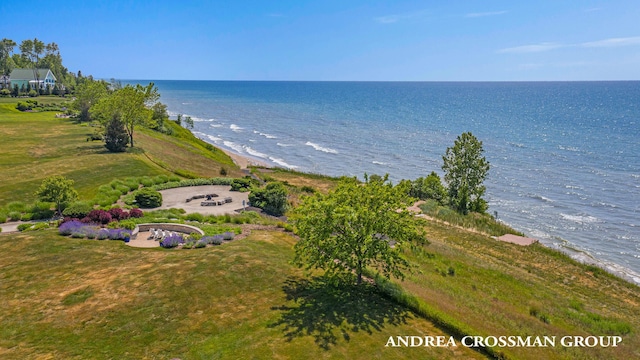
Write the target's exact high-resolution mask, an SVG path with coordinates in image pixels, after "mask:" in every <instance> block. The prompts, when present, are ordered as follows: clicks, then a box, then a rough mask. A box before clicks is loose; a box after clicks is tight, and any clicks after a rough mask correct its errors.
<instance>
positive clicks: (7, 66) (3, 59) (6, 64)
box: [0, 38, 17, 85]
mask: <svg viewBox="0 0 640 360" xmlns="http://www.w3.org/2000/svg"><path fill="white" fill-rule="evenodd" d="M16 45H17V44H16V43H15V41H13V40H11V39H7V38H4V39H2V41H0V76H2V75H9V74H11V70H13V68H14V67H15V63H14V61H13V59H12V58H11V54H12V53H13V49H14V48H15V47H16ZM3 85H4V84H3Z"/></svg>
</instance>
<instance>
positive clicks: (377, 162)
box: [371, 160, 389, 165]
mask: <svg viewBox="0 0 640 360" xmlns="http://www.w3.org/2000/svg"><path fill="white" fill-rule="evenodd" d="M371 163H373V164H376V165H389V164H387V163H385V162H382V161H376V160H373V161H372V162H371Z"/></svg>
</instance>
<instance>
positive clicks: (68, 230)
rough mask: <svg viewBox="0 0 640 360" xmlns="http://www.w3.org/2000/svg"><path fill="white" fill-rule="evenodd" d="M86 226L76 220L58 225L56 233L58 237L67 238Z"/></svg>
mask: <svg viewBox="0 0 640 360" xmlns="http://www.w3.org/2000/svg"><path fill="white" fill-rule="evenodd" d="M85 226H86V225H85V224H84V223H82V222H80V221H78V220H71V221H66V222H63V223H62V224H60V226H59V227H58V233H60V235H64V236H68V235H71V234H73V233H77V232H80V230H81V229H82V228H83V227H85Z"/></svg>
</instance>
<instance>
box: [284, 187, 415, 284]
mask: <svg viewBox="0 0 640 360" xmlns="http://www.w3.org/2000/svg"><path fill="white" fill-rule="evenodd" d="M365 178H366V177H365ZM407 193H408V189H407V188H406V183H401V184H399V185H397V186H393V185H392V184H391V183H390V182H388V176H385V177H383V178H380V179H377V178H376V179H373V180H369V179H367V182H365V183H363V184H361V183H359V182H358V181H357V180H356V179H355V178H348V179H343V180H341V181H340V183H339V184H338V186H337V187H336V189H335V190H333V191H331V192H329V193H328V194H326V195H324V194H321V193H316V194H315V195H313V196H310V197H307V198H305V199H304V200H303V201H302V204H301V205H300V206H298V207H297V208H296V209H295V210H294V212H293V216H292V221H293V224H294V225H295V227H296V229H297V233H298V235H299V236H300V240H299V241H298V243H296V245H295V252H296V256H295V262H296V263H297V264H298V265H299V266H305V267H306V268H308V269H310V268H321V269H324V270H325V271H326V273H327V275H329V276H337V275H353V274H354V275H355V277H356V283H357V284H360V283H362V275H363V272H364V271H365V269H367V268H368V267H371V268H373V269H375V270H378V271H380V272H381V273H382V274H383V275H384V276H386V277H387V278H389V277H391V276H395V277H398V278H403V277H404V271H406V270H407V269H408V267H409V264H408V262H407V260H406V259H405V258H404V257H403V255H402V252H403V248H405V246H407V245H409V244H411V243H412V242H414V241H425V240H424V237H423V236H422V234H421V232H420V231H419V229H418V227H417V226H416V223H415V220H414V218H413V217H412V216H411V214H410V213H409V212H408V211H407V210H406V209H407V207H408V206H409V205H410V204H411V203H412V200H413V199H412V198H410V197H409V196H408V195H407Z"/></svg>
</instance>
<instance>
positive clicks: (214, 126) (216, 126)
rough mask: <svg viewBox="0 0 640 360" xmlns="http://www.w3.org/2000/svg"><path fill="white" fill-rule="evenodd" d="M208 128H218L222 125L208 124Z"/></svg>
mask: <svg viewBox="0 0 640 360" xmlns="http://www.w3.org/2000/svg"><path fill="white" fill-rule="evenodd" d="M209 126H210V127H212V128H219V127H222V124H209Z"/></svg>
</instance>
